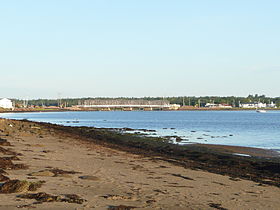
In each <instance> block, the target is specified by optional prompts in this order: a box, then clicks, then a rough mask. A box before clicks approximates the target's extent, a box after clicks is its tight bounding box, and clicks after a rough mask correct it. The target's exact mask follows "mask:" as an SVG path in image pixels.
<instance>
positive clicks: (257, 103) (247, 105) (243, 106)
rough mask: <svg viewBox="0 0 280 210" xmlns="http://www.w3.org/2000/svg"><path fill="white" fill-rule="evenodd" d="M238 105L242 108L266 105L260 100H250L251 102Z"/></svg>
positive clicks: (264, 106)
mask: <svg viewBox="0 0 280 210" xmlns="http://www.w3.org/2000/svg"><path fill="white" fill-rule="evenodd" d="M239 107H240V108H244V109H254V108H266V107H267V105H266V103H262V102H251V103H244V104H239Z"/></svg>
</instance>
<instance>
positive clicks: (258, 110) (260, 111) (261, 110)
mask: <svg viewBox="0 0 280 210" xmlns="http://www.w3.org/2000/svg"><path fill="white" fill-rule="evenodd" d="M256 112H259V113H266V110H263V109H257V110H256Z"/></svg>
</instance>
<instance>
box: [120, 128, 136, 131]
mask: <svg viewBox="0 0 280 210" xmlns="http://www.w3.org/2000/svg"><path fill="white" fill-rule="evenodd" d="M121 130H123V131H134V130H135V129H132V128H121Z"/></svg>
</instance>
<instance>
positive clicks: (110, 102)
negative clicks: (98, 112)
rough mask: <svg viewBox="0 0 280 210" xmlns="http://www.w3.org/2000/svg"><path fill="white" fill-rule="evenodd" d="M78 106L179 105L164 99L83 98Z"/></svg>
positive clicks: (121, 107) (105, 107)
mask: <svg viewBox="0 0 280 210" xmlns="http://www.w3.org/2000/svg"><path fill="white" fill-rule="evenodd" d="M78 107H80V108H93V109H107V110H111V109H123V110H133V109H140V110H141V109H144V110H162V109H176V108H177V107H180V106H179V105H175V104H170V103H169V101H166V100H153V101H148V100H127V99H115V100H114V99H111V100H102V99H101V100H100V99H98V100H96V99H94V100H85V101H83V102H82V103H80V104H79V105H78Z"/></svg>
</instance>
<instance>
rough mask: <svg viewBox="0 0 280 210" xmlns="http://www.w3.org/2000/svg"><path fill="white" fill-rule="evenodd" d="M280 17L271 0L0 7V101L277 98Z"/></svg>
mask: <svg viewBox="0 0 280 210" xmlns="http://www.w3.org/2000/svg"><path fill="white" fill-rule="evenodd" d="M0 1H1V0H0ZM279 9H280V1H279V0H275V1H272V0H266V1H263V0H228V1H226V0H172V1H171V0H138V1H136V0H134V1H133V0H115V1H113V0H98V1H97V0H75V1H74V0H45V1H43V0H41V1H38V0H24V1H22V0H17V1H16V0H9V1H4V0H3V1H1V6H0V98H1V97H10V98H12V97H18V98H57V97H58V93H61V96H62V97H82V96H91V97H95V96H137V97H141V96H179V95H195V96H203V95H223V96H225V95H238V96H247V95H248V94H250V93H251V94H255V93H258V94H266V95H268V96H279V95H280V85H279V78H280V12H279Z"/></svg>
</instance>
